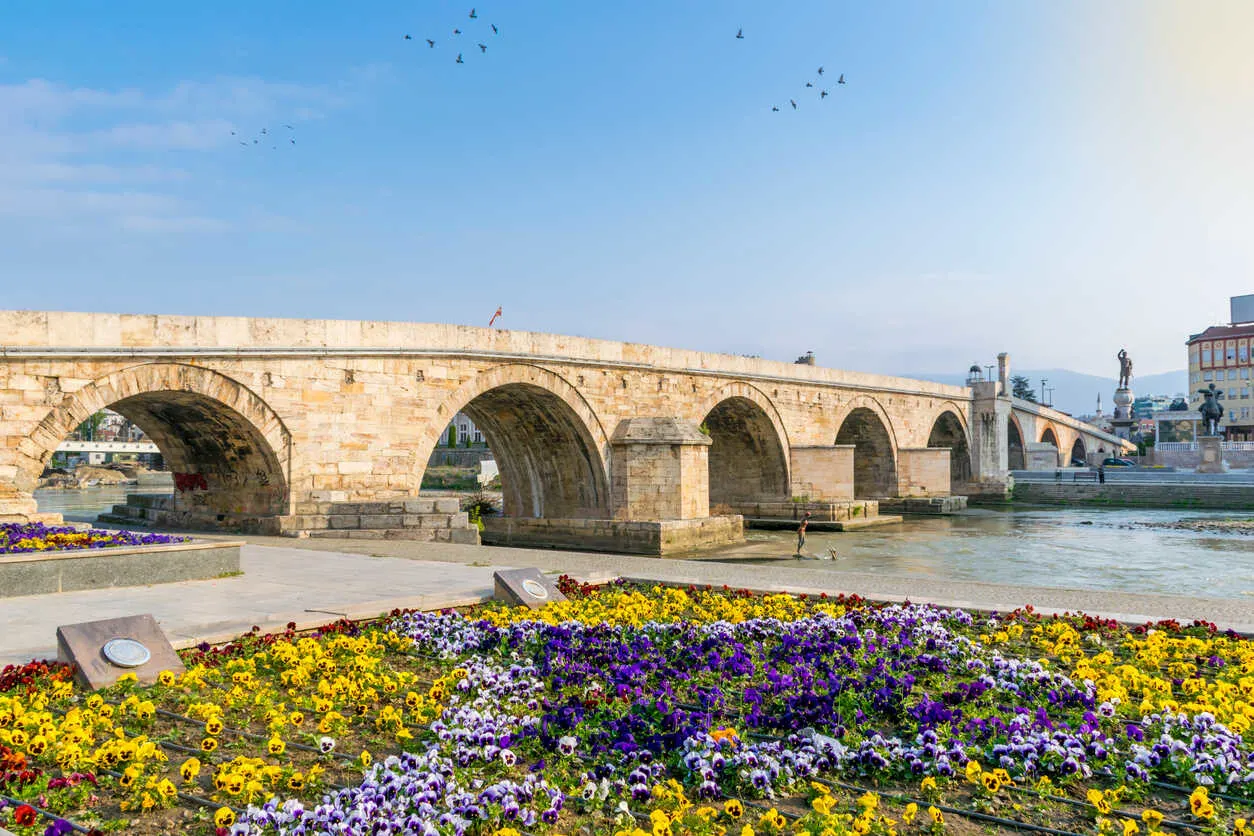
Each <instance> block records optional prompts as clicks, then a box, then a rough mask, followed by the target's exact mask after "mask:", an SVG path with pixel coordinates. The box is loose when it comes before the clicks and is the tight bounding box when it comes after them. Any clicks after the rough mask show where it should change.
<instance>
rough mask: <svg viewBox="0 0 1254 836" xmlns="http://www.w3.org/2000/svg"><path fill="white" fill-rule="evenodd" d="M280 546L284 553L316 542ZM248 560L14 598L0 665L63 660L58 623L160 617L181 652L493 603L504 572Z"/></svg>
mask: <svg viewBox="0 0 1254 836" xmlns="http://www.w3.org/2000/svg"><path fill="white" fill-rule="evenodd" d="M274 540H275V541H276V542H277V544H279V546H286V545H288V544H290V543H295V542H301V543H305V542H310V541H295V540H290V539H286V538H277V537H276V538H274ZM322 542H325V541H322ZM354 542H355V543H378V542H384V541H368V540H366V541H354ZM464 548H467V549H470V550H471V552H473V551H474V550H475V549H476V548H477V547H475V546H465V547H464ZM466 562H467V563H468V564H471V563H474V562H475V561H474V558H473V557H472V558H471V559H470V560H468V561H466ZM240 563H241V567H242V569H243V571H244V574H243V575H242V576H239V577H233V578H222V579H219V580H204V581H184V582H181V583H165V584H160V585H156V586H143V587H119V588H114V589H96V590H89V591H82V592H63V593H60V594H55V595H27V596H21V597H14V598H6V599H4V601H3V603H0V666H3V665H6V664H11V663H23V662H28V661H30V660H31V659H55V658H56V655H57V643H56V629H57V627H58V626H59V625H62V624H73V623H76V622H80V621H94V620H97V619H102V618H113V617H118V616H124V615H135V614H141V613H152V614H153V615H154V616H156V618H157V622H158V623H159V624H160V625H161V628H162V629H163V630H164V631H165V632H166V635H167V637H168V638H169V639H170V641H171V643H172V644H173V645H174V646H175V647H188V646H190V645H194V644H197V643H199V642H202V641H224V640H226V639H230V638H233V637H235V636H238V635H240V634H241V633H246V632H248V630H249V629H250V628H251V627H252V626H253V625H254V624H255V625H257V626H259V627H261V629H262V630H266V631H271V630H282V629H283V628H284V626H285V625H286V624H287V623H288V622H289V621H295V622H296V623H297V625H298V626H300V627H315V626H317V625H319V624H325V623H327V622H329V621H334V620H335V619H336V618H340V617H344V616H347V617H349V618H369V617H373V616H377V615H379V614H381V613H385V612H388V611H389V610H392V609H395V608H398V607H402V608H405V607H411V608H416V609H431V608H440V607H447V606H461V605H465V604H471V603H477V602H479V601H482V600H484V599H486V598H489V597H491V595H492V572H493V571H495V569H496V568H503V567H488V566H487V565H486V564H479V565H458V564H455V563H452V562H438V563H436V562H423V561H419V560H393V559H386V558H382V559H381V558H376V557H370V556H368V555H365V554H360V553H355V554H348V553H340V552H337V551H334V550H332V551H319V550H307V549H293V548H283V547H273V546H257V545H245V546H244V547H243V548H242V549H241V550H240ZM507 565H508V564H507Z"/></svg>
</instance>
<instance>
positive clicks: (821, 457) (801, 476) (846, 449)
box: [792, 444, 854, 502]
mask: <svg viewBox="0 0 1254 836" xmlns="http://www.w3.org/2000/svg"><path fill="white" fill-rule="evenodd" d="M853 451H854V445H852V444H834V445H831V446H827V447H797V446H794V447H793V448H792V496H793V497H802V498H807V499H809V500H810V501H814V502H819V501H822V500H851V499H853Z"/></svg>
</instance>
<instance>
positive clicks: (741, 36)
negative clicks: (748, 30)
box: [736, 29, 745, 41]
mask: <svg viewBox="0 0 1254 836" xmlns="http://www.w3.org/2000/svg"><path fill="white" fill-rule="evenodd" d="M736 37H737V38H739V39H740V40H742V41H743V40H744V39H745V30H743V29H737V30H736Z"/></svg>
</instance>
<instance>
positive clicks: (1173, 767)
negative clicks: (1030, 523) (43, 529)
mask: <svg viewBox="0 0 1254 836" xmlns="http://www.w3.org/2000/svg"><path fill="white" fill-rule="evenodd" d="M564 591H566V592H567V594H568V595H571V596H572V599H571V600H570V601H568V602H564V603H559V604H553V605H550V606H549V607H547V608H545V609H543V610H539V611H530V610H526V609H524V608H509V607H504V606H500V605H496V604H492V605H485V606H483V607H478V608H474V609H472V610H469V611H466V612H460V613H455V612H445V613H409V614H399V613H398V614H394V615H393V616H392V617H390V618H387V619H383V620H381V621H379V622H377V623H372V624H366V625H354V624H349V623H339V624H335V625H330V626H328V627H327V628H324V629H323V630H321V631H318V632H317V633H316V634H314V635H308V636H301V635H297V634H295V633H294V632H291V631H289V632H288V633H285V634H281V635H276V636H257V635H250V636H246V637H244V638H242V639H240V640H239V641H237V642H235V643H233V644H231V645H228V646H226V647H222V648H209V647H202V648H200V649H197V650H192V651H188V652H185V653H184V659H185V662H186V663H187V665H188V670H187V673H186V674H185V675H183V676H181V677H175V676H173V675H167V676H163V677H162V681H161V682H159V683H158V684H156V685H154V686H151V687H143V688H141V687H138V686H136V685H135V684H134V683H133V682H124V683H120V684H119V685H118V686H116V687H114V688H112V689H109V690H107V691H103V692H98V693H95V694H88V693H83V692H81V691H79V690H77V689H76V688H75V687H74V686H73V684H72V682H71V681H70V679H69V678H68V676H67V673H66V671H65V670H64V669H61V668H58V667H56V666H52V667H49V666H30V667H28V668H26V669H14V670H6V671H5V672H4V674H3V675H0V795H3V796H5V797H7V798H9V799H12V802H10V803H8V806H7V807H5V808H3V809H0V825H2V826H5V827H8V828H9V829H11V830H14V831H15V832H17V833H20V834H23V835H24V834H28V833H43V832H53V831H54V829H55V828H58V827H60V828H62V830H64V828H65V827H68V824H65V825H63V824H58V823H57V822H55V821H53V820H51V819H48V818H46V817H42V818H41V816H40V813H38V812H36V808H38V809H39V810H49V811H51V812H53V813H55V814H59V815H62V816H65V817H66V818H67V819H68V820H70V821H72V822H73V823H74V824H75V825H79V826H83V827H102V828H103V827H106V826H107V827H124V828H125V829H126V830H127V832H135V833H164V832H170V831H173V830H179V831H184V832H193V833H194V832H202V833H212V832H215V831H216V832H218V833H223V834H226V833H241V834H243V833H345V834H350V833H352V834H355V833H429V834H431V833H448V834H452V833H458V834H461V833H471V834H479V833H485V834H502V836H517V835H518V834H522V833H533V834H539V833H550V832H561V833H568V832H578V831H581V830H582V831H586V832H593V833H613V834H620V833H626V834H639V833H643V834H653V836H665V835H666V834H678V833H709V834H723V833H734V834H742V836H751V834H755V833H784V832H787V833H803V832H804V833H809V834H812V836H819V834H827V833H830V834H846V833H853V834H866V833H875V834H894V833H906V832H910V833H916V832H917V833H921V832H930V833H935V832H940V831H944V830H952V831H955V832H959V833H973V832H975V830H976V829H977V828H979V829H990V828H991V829H998V830H1000V829H1004V830H1007V831H1009V830H1012V829H1014V828H1015V827H1021V826H1024V825H1027V826H1034V827H1036V828H1046V829H1047V830H1045V831H1040V830H1038V832H1051V833H1055V834H1059V833H1061V834H1070V833H1094V832H1097V833H1116V834H1123V836H1133V834H1136V833H1152V832H1155V831H1158V830H1172V831H1187V832H1208V833H1235V834H1240V835H1241V836H1244V834H1245V832H1246V829H1247V823H1246V820H1245V818H1244V813H1243V812H1242V811H1243V810H1245V811H1248V810H1249V809H1250V808H1251V807H1254V746H1251V745H1250V744H1249V743H1247V742H1246V741H1245V740H1244V737H1243V734H1245V733H1247V732H1248V730H1249V726H1250V722H1251V721H1252V720H1254V644H1252V643H1251V642H1249V641H1247V640H1245V639H1242V638H1240V637H1237V636H1234V635H1223V634H1218V633H1216V632H1215V631H1214V630H1213V628H1210V627H1208V626H1207V625H1194V626H1190V627H1181V626H1180V625H1177V624H1160V625H1155V626H1153V627H1148V626H1147V627H1143V628H1138V629H1133V630H1129V629H1125V628H1121V627H1119V626H1117V625H1115V624H1113V623H1108V622H1104V621H1100V620H1096V619H1091V618H1086V617H1084V616H1076V617H1068V618H1048V619H1046V618H1041V617H1039V616H1037V615H1036V614H1034V613H1032V612H1031V611H1030V610H1025V611H1022V612H1016V613H1012V614H1009V615H1005V616H1001V617H987V616H975V615H972V614H970V613H966V612H963V611H960V610H944V609H940V608H936V607H931V606H921V605H910V604H905V605H893V606H871V605H867V604H865V603H864V602H861V601H858V600H829V599H822V598H820V599H809V600H806V599H801V598H794V597H790V596H785V595H773V596H768V597H764V598H763V597H754V596H750V595H747V594H737V593H733V592H731V591H704V592H698V591H695V590H688V591H685V590H678V589H662V588H652V589H646V588H638V587H632V586H616V587H611V588H606V589H590V588H587V587H583V588H580V587H578V586H577V585H575V584H572V583H566V584H564ZM19 803H21V804H24V805H27V806H25V807H21V806H18V805H19ZM32 816H33V817H34V818H33V819H32ZM1016 822H1017V823H1019V824H1017V825H1016V824H1015V823H1016ZM56 832H60V831H56Z"/></svg>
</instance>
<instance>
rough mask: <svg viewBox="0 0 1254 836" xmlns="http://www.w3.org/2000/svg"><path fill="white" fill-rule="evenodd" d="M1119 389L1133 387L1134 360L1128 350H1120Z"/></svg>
mask: <svg viewBox="0 0 1254 836" xmlns="http://www.w3.org/2000/svg"><path fill="white" fill-rule="evenodd" d="M1117 356H1118V357H1119V388H1120V389H1128V388H1131V386H1132V358H1131V357H1129V356H1128V350H1127V349H1126V348H1121V349H1119V354H1118V355H1117Z"/></svg>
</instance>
